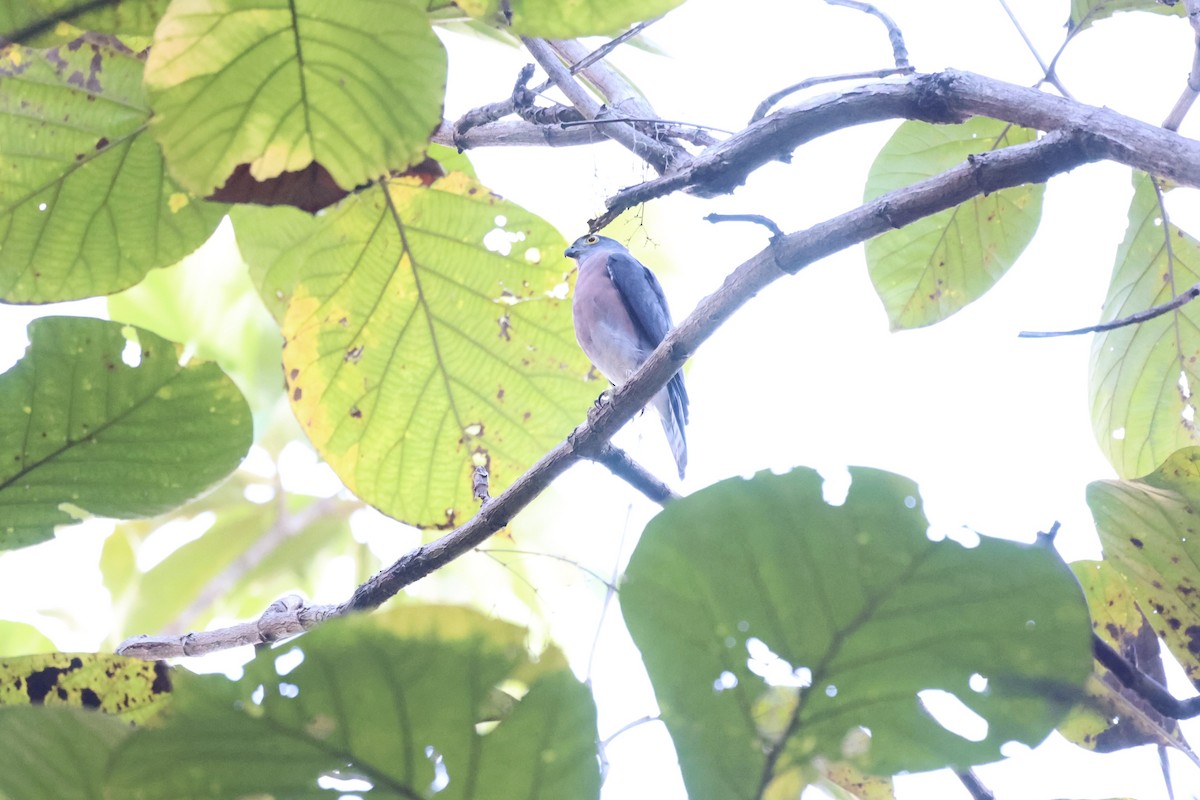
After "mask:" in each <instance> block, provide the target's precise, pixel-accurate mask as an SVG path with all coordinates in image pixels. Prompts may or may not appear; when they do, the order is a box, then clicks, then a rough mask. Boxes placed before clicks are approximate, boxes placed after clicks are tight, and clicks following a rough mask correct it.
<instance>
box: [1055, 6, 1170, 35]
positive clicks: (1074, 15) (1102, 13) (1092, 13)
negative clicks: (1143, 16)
mask: <svg viewBox="0 0 1200 800" xmlns="http://www.w3.org/2000/svg"><path fill="white" fill-rule="evenodd" d="M1118 11H1153V12H1155V13H1157V14H1173V15H1175V16H1177V17H1184V16H1187V5H1186V4H1185V3H1182V2H1175V4H1174V5H1164V4H1163V3H1162V0H1071V16H1070V18H1068V19H1067V30H1069V31H1070V32H1071V33H1078V32H1079V31H1082V30H1083V29H1085V28H1088V27H1090V26H1091V25H1093V24H1095V23H1097V22H1099V21H1100V20H1102V19H1106V18H1108V17H1111V16H1112V15H1113V14H1116V13H1117V12H1118Z"/></svg>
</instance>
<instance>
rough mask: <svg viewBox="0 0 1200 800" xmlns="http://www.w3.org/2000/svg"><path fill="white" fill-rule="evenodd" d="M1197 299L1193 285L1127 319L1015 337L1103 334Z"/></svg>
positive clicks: (1197, 291)
mask: <svg viewBox="0 0 1200 800" xmlns="http://www.w3.org/2000/svg"><path fill="white" fill-rule="evenodd" d="M1197 297H1200V283H1196V284H1193V285H1192V286H1191V288H1189V289H1187V290H1185V291H1184V292H1183V294H1181V295H1179V296H1178V297H1175V298H1173V299H1172V300H1170V301H1168V302H1166V303H1162V304H1161V305H1157V306H1152V307H1151V308H1147V309H1146V310H1145V311H1138V312H1137V313H1134V314H1130V315H1129V316H1127V317H1121V318H1120V319H1114V320H1113V321H1111V322H1102V323H1100V324H1099V325H1089V326H1087V327H1086V328H1076V329H1074V330H1070V331H1021V332H1020V333H1019V334H1017V336H1019V337H1021V338H1022V339H1049V338H1051V337H1053V336H1079V335H1081V334H1084V333H1103V332H1104V331H1112V330H1116V329H1117V328H1124V327H1126V326H1128V325H1137V324H1138V323H1139V322H1146V321H1148V320H1152V319H1154V318H1155V317H1160V316H1162V315H1163V314H1166V313H1167V312H1168V311H1174V310H1175V309H1177V308H1180V307H1182V306H1185V305H1187V304H1188V303H1190V302H1192V301H1193V300H1195V299H1196V298H1197Z"/></svg>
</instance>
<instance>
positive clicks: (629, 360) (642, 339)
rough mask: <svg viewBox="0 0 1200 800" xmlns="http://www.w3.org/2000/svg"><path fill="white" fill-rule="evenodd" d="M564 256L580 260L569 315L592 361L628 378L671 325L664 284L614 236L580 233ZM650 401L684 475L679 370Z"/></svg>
mask: <svg viewBox="0 0 1200 800" xmlns="http://www.w3.org/2000/svg"><path fill="white" fill-rule="evenodd" d="M563 255H565V256H567V257H568V258H573V259H575V261H576V262H577V263H578V265H579V275H578V277H577V278H576V280H575V296H574V298H573V299H572V301H571V314H572V316H573V318H574V321H575V338H576V339H577V340H578V341H579V346H580V347H581V348H582V349H583V352H584V354H585V355H587V357H588V358H589V359H591V361H592V364H594V365H595V366H596V368H597V369H598V370H600V372H601V373H602V374H603V375H604V377H605V378H608V380H609V382H610V383H612V384H613V385H614V386H620V385H622V384H623V383H625V382H626V381H627V380H629V377H630V376H631V375H633V373H634V372H636V371H637V368H638V367H640V366H641V365H642V364H643V363H644V362H645V361H646V359H647V358H649V356H650V353H651V352H653V350H654V348H656V347H658V345H659V343H660V342H661V341H662V340H663V338H664V337H665V336H666V335H667V331H669V330H671V328H672V322H671V310H670V309H669V308H668V307H667V298H666V295H665V294H663V289H662V285H661V284H659V282H658V278H656V277H655V276H654V273H653V272H651V271H650V270H649V269H648V268H647V267H646V266H645V265H643V264H642V262H640V261H638V260H637V259H636V258H634V257H633V255H632V254H631V253H630V252H629V251H628V250H626V249H625V246H624V245H622V244H621V243H620V242H618V241H617V240H615V239H610V238H609V237H607V236H597V235H596V234H588V235H586V236H580V237H579V238H578V239H576V240H575V241H574V242H573V243H572V244H571V246H570V247H568V248H567V249H566V250H565V251H564V252H563ZM650 404H651V405H653V406H654V408H655V410H656V411H657V412H658V416H659V417H660V418H661V419H662V425H663V431H665V432H666V434H667V442H668V443H669V444H670V446H671V452H672V454H673V455H674V456H675V465H676V466H677V467H678V468H679V479H680V480H683V474H684V470H685V468H686V467H687V438H686V436H685V435H684V431H683V428H684V425H686V424H687V420H688V396H687V389H686V388H684V385H683V372H682V370H681V371H679V372H676V373H675V374H674V375H673V376H672V377H671V380H670V381H669V382H668V383H667V385H666V386H664V387H663V389H662V391H660V392H659V393H658V394H656V395H655V396H654V397H653V399H651V401H650Z"/></svg>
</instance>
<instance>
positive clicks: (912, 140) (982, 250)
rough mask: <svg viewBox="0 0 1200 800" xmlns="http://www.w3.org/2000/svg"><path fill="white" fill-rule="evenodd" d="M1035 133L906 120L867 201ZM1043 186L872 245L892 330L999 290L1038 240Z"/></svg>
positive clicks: (966, 207)
mask: <svg viewBox="0 0 1200 800" xmlns="http://www.w3.org/2000/svg"><path fill="white" fill-rule="evenodd" d="M1035 136H1036V132H1035V131H1033V130H1030V129H1028V128H1019V127H1017V126H1013V125H1007V124H1006V123H1003V122H1000V121H999V120H994V119H988V118H986V117H975V118H974V119H970V120H968V121H966V122H964V123H962V124H961V125H932V124H929V123H926V122H905V123H904V124H903V125H901V126H900V127H899V128H897V129H896V132H895V133H894V134H893V135H892V138H891V139H890V140H888V143H887V144H886V145H884V147H883V150H881V151H880V153H879V155H878V156H877V157H876V159H875V163H874V164H872V165H871V173H870V176H869V177H868V178H867V188H866V191H865V196H866V199H867V200H873V199H875V198H876V197H879V196H880V195H883V194H886V193H887V192H890V191H892V190H894V189H899V188H901V187H904V186H908V185H910V184H912V183H914V182H916V181H918V180H922V179H924V178H928V177H931V176H933V175H937V174H939V173H941V172H944V171H946V170H948V169H950V168H951V167H954V166H957V165H958V164H960V163H962V162H963V161H965V160H966V159H967V157H968V156H970V155H972V154H974V153H983V152H987V151H989V150H994V149H997V148H1000V147H1009V146H1011V145H1014V144H1021V143H1023V142H1031V141H1033V140H1034V138H1035ZM1044 188H1045V187H1043V186H1042V185H1041V184H1038V185H1035V186H1028V185H1027V186H1014V187H1012V188H1010V189H1002V190H1001V191H998V192H993V193H992V194H989V195H980V196H977V197H974V198H972V199H970V200H968V201H966V202H965V203H962V204H960V205H958V206H955V207H954V208H950V209H947V210H945V211H941V212H938V213H937V214H934V215H932V216H929V217H924V218H922V219H919V220H917V221H916V222H913V223H911V224H909V225H905V226H904V227H903V228H900V229H898V230H893V231H888V232H887V233H884V234H880V235H879V236H876V237H875V238H873V239H871V240H869V241H868V242H867V244H866V254H867V270H868V271H869V272H870V275H871V282H872V283H873V284H874V285H875V291H876V292H878V293H879V298H880V299H881V300H882V301H883V305H884V308H885V309H886V310H887V314H888V319H889V320H890V321H891V324H892V328H893V329H898V328H918V327H921V326H923V325H932V324H933V323H935V322H938V321H940V320H943V319H945V318H946V317H948V316H950V315H951V314H953V313H955V312H956V311H958V310H960V309H961V308H963V306H965V305H967V304H968V303H970V302H972V301H974V300H977V299H979V298H980V297H981V296H982V295H983V294H984V293H985V292H986V291H987V290H988V289H990V288H992V286H993V285H994V284H995V283H996V281H998V280H999V279H1000V278H1001V277H1002V276H1003V275H1004V273H1005V272H1007V271H1008V268H1009V267H1011V266H1012V264H1013V262H1014V261H1016V259H1017V257H1018V256H1019V255H1020V254H1021V252H1022V251H1023V250H1024V249H1025V246H1026V245H1027V244H1029V240H1030V239H1031V238H1033V234H1034V232H1035V231H1036V230H1037V226H1038V222H1039V221H1040V219H1041V214H1042V192H1043V190H1044Z"/></svg>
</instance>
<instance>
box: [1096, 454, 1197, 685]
mask: <svg viewBox="0 0 1200 800" xmlns="http://www.w3.org/2000/svg"><path fill="white" fill-rule="evenodd" d="M1087 500H1088V505H1089V506H1090V507H1091V509H1092V516H1093V517H1095V519H1096V528H1097V530H1098V531H1099V533H1100V543H1101V544H1102V545H1103V546H1104V557H1105V560H1106V561H1107V562H1108V563H1109V564H1111V565H1112V566H1113V567H1114V568H1115V569H1116V570H1117V571H1118V572H1120V573H1121V575H1123V576H1124V577H1125V580H1126V582H1127V583H1128V584H1129V589H1130V591H1131V592H1132V593H1133V599H1134V600H1136V601H1137V603H1138V605H1139V606H1141V608H1142V610H1143V611H1144V612H1145V614H1146V617H1147V619H1148V620H1149V621H1150V624H1151V625H1152V626H1153V627H1154V631H1155V633H1157V634H1158V635H1159V636H1160V637H1161V638H1162V640H1163V641H1164V642H1166V643H1167V646H1168V647H1169V648H1170V650H1171V652H1172V653H1173V654H1174V655H1175V658H1177V659H1178V660H1179V663H1180V664H1182V665H1183V668H1184V671H1185V672H1187V674H1188V677H1189V678H1190V679H1191V680H1192V683H1194V684H1196V685H1197V686H1200V597H1198V590H1200V584H1198V583H1197V580H1196V567H1195V565H1196V564H1198V563H1200V533H1198V532H1200V523H1198V522H1197V516H1198V514H1197V510H1198V509H1200V448H1197V447H1187V448H1184V449H1183V450H1180V451H1179V452H1177V453H1174V454H1172V455H1171V457H1170V458H1168V459H1167V460H1166V462H1165V463H1164V464H1163V465H1162V466H1161V467H1160V468H1159V469H1157V470H1155V471H1154V472H1152V473H1150V474H1149V475H1146V476H1145V477H1143V478H1138V479H1137V480H1110V481H1096V482H1094V483H1092V484H1090V485H1089V486H1088V492H1087Z"/></svg>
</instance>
